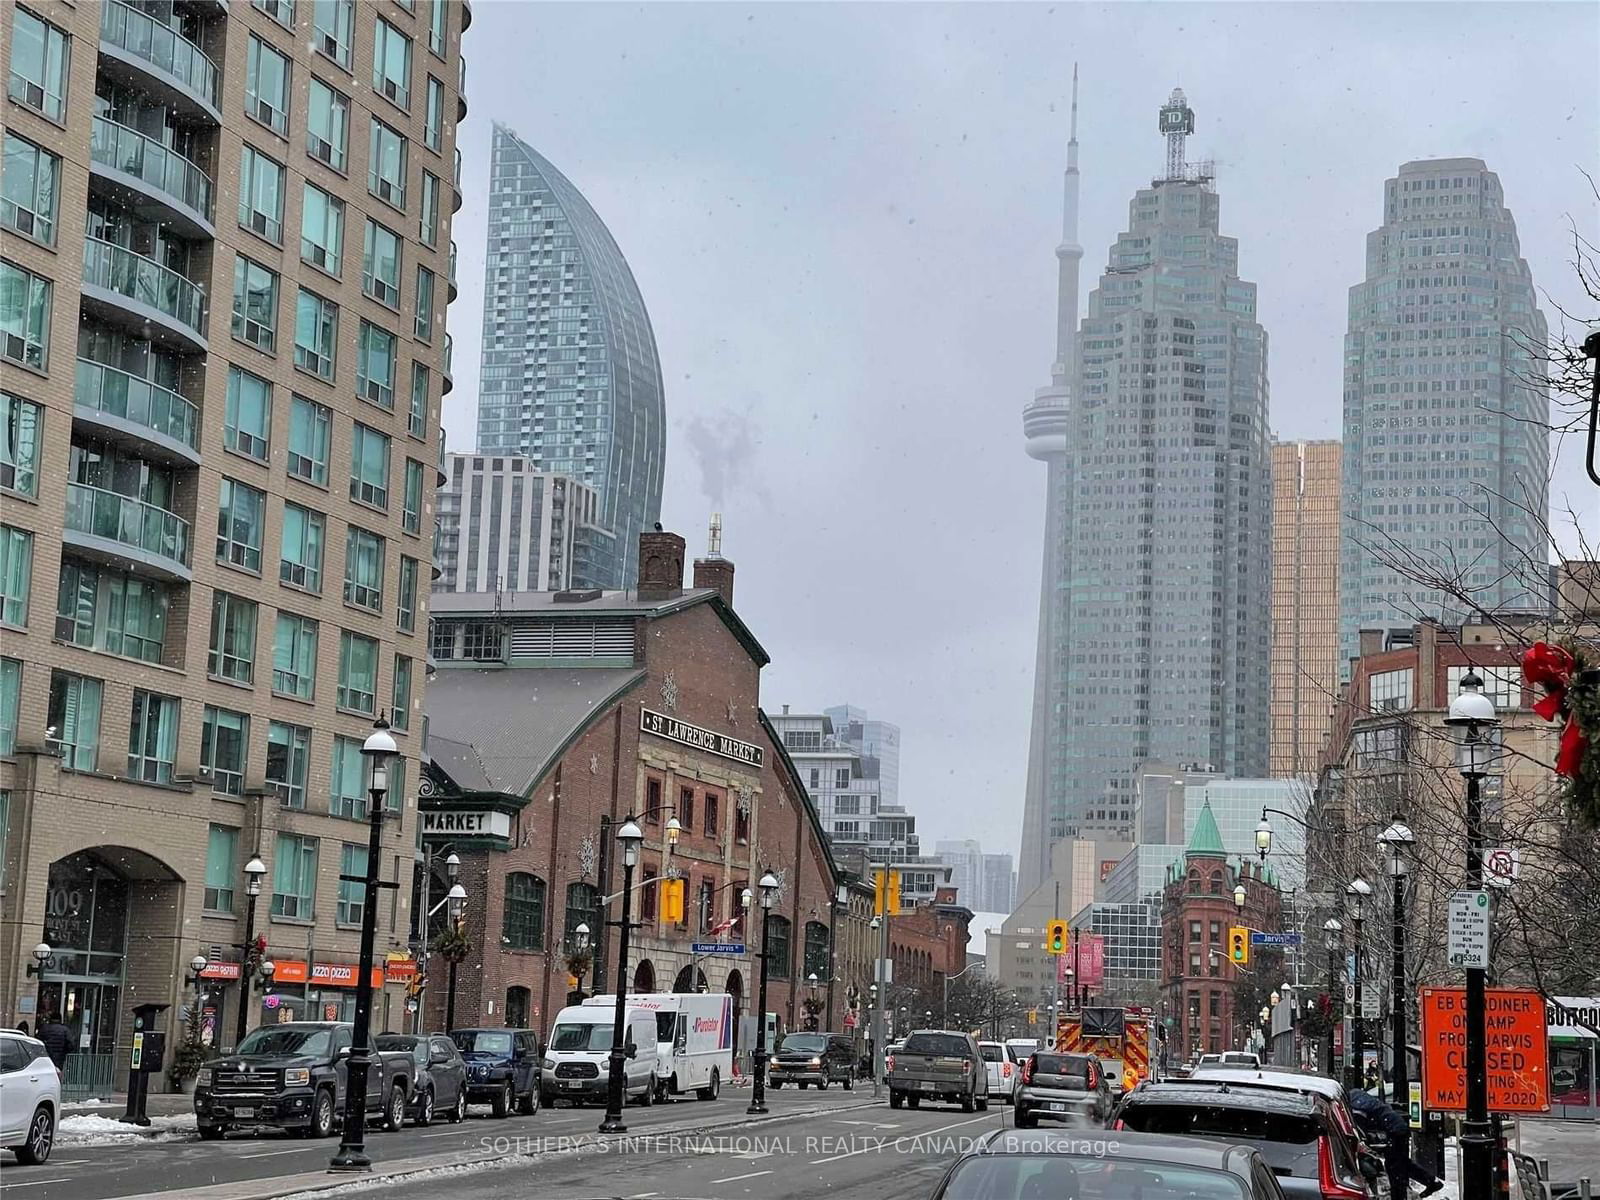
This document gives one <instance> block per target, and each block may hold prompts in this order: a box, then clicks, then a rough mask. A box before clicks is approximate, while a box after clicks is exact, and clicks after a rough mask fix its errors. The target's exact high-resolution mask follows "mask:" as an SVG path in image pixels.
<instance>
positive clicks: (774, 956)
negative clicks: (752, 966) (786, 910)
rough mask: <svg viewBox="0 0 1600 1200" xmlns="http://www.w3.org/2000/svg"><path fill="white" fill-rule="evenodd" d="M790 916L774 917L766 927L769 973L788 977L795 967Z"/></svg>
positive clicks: (782, 977)
mask: <svg viewBox="0 0 1600 1200" xmlns="http://www.w3.org/2000/svg"><path fill="white" fill-rule="evenodd" d="M789 929H790V926H789V918H788V917H772V918H770V919H769V921H768V924H767V929H766V936H765V941H766V952H767V974H768V975H769V976H771V977H772V978H773V979H787V978H789V975H790V973H791V972H792V970H793V967H794V953H793V938H792V937H791V936H790V933H789Z"/></svg>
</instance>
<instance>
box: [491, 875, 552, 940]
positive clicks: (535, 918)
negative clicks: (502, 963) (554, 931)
mask: <svg viewBox="0 0 1600 1200" xmlns="http://www.w3.org/2000/svg"><path fill="white" fill-rule="evenodd" d="M500 940H501V944H502V945H504V947H505V948H506V949H507V950H539V949H542V948H543V947H544V880H542V879H540V878H539V877H538V876H537V875H529V874H527V873H526V872H524V871H513V872H512V873H511V874H510V875H507V876H506V911H505V918H504V920H503V921H502V922H501V925H500Z"/></svg>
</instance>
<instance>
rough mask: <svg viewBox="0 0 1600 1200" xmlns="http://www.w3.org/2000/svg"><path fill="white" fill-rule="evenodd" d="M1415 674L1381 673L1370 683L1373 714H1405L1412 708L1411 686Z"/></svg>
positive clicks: (1411, 672)
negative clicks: (1404, 712)
mask: <svg viewBox="0 0 1600 1200" xmlns="http://www.w3.org/2000/svg"><path fill="white" fill-rule="evenodd" d="M1414 675H1415V672H1414V671H1412V670H1411V668H1410V667H1407V668H1406V669H1405V670H1403V671H1380V672H1379V673H1378V674H1376V675H1374V676H1372V678H1371V680H1370V681H1369V683H1368V687H1369V689H1370V690H1369V692H1368V695H1369V696H1370V698H1371V703H1372V711H1373V712H1403V711H1405V710H1407V709H1409V708H1410V707H1411V685H1412V679H1413V677H1414Z"/></svg>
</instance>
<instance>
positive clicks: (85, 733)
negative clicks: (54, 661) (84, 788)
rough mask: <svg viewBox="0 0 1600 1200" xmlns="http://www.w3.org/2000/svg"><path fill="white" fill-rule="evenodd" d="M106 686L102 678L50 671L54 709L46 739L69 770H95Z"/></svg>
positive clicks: (47, 720) (46, 730)
mask: <svg viewBox="0 0 1600 1200" xmlns="http://www.w3.org/2000/svg"><path fill="white" fill-rule="evenodd" d="M104 693H105V688H104V686H103V685H102V683H101V681H100V680H98V679H90V678H88V677H87V676H84V675H72V674H69V673H68V672H66V671H52V672H50V710H49V713H48V714H47V715H46V717H45V741H46V744H47V745H49V746H50V748H51V749H53V750H54V751H55V752H56V753H57V754H59V755H61V765H62V766H63V767H64V768H65V769H67V770H69V771H92V770H94V769H95V764H96V762H97V760H98V758H99V754H100V704H101V700H102V699H103V698H104Z"/></svg>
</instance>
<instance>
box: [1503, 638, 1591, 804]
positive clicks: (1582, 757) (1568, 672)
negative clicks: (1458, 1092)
mask: <svg viewBox="0 0 1600 1200" xmlns="http://www.w3.org/2000/svg"><path fill="white" fill-rule="evenodd" d="M1522 678H1523V680H1524V681H1525V682H1526V683H1527V684H1528V686H1529V687H1535V688H1543V689H1544V693H1545V694H1544V695H1543V696H1542V697H1541V698H1540V699H1539V701H1538V702H1537V703H1535V704H1534V706H1533V711H1534V712H1535V713H1537V714H1538V715H1539V716H1541V717H1543V718H1544V719H1545V720H1546V721H1557V720H1559V721H1563V722H1564V725H1563V727H1562V730H1561V741H1560V744H1559V745H1558V746H1557V748H1556V774H1557V775H1560V776H1562V777H1563V778H1564V779H1565V780H1566V798H1567V803H1568V804H1569V805H1570V806H1571V807H1572V809H1573V811H1574V812H1575V813H1576V814H1577V815H1578V817H1579V818H1580V819H1581V820H1583V821H1584V822H1585V823H1587V824H1588V825H1589V826H1590V827H1591V828H1600V666H1597V664H1596V663H1595V661H1594V659H1593V657H1592V652H1591V651H1590V650H1589V649H1588V648H1586V647H1585V646H1583V645H1581V644H1579V643H1577V642H1571V641H1569V642H1567V643H1565V644H1561V645H1555V644H1552V643H1550V642H1535V643H1534V644H1533V646H1531V647H1530V648H1529V649H1528V652H1527V653H1526V654H1524V655H1523V656H1522Z"/></svg>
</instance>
